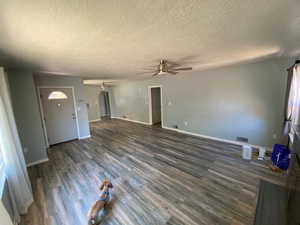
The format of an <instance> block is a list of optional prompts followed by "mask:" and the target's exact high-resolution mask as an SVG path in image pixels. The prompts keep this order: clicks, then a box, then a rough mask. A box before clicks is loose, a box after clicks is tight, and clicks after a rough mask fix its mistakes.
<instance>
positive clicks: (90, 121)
mask: <svg viewBox="0 0 300 225" xmlns="http://www.w3.org/2000/svg"><path fill="white" fill-rule="evenodd" d="M100 120H101V118H99V119H96V120H89V123H92V122H98V121H100Z"/></svg>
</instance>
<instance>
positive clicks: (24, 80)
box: [6, 70, 48, 164]
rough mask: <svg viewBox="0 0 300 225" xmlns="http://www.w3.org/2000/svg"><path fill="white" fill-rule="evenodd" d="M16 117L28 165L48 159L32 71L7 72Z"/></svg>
mask: <svg viewBox="0 0 300 225" xmlns="http://www.w3.org/2000/svg"><path fill="white" fill-rule="evenodd" d="M6 72H7V76H8V81H9V85H10V91H11V98H12V104H13V110H14V116H15V119H16V124H17V128H18V132H19V136H20V140H21V143H22V147H23V152H24V156H25V160H26V163H27V164H30V163H34V162H37V161H39V160H45V159H47V158H48V156H47V152H46V143H45V139H44V136H43V128H42V121H41V117H40V111H39V105H38V98H37V94H36V89H35V84H34V79H33V74H32V72H31V71H21V70H6Z"/></svg>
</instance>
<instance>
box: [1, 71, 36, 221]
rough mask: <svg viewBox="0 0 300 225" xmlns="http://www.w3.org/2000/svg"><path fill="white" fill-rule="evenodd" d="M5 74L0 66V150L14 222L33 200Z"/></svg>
mask: <svg viewBox="0 0 300 225" xmlns="http://www.w3.org/2000/svg"><path fill="white" fill-rule="evenodd" d="M13 115H14V114H13V110H12V105H11V101H10V95H9V88H8V83H7V79H6V75H5V73H4V71H3V69H2V68H0V150H1V156H2V159H3V163H4V173H5V176H6V179H7V183H8V188H9V192H10V194H11V196H10V197H11V200H12V203H13V210H14V219H15V222H19V221H20V214H25V213H26V212H27V209H28V207H29V206H30V205H31V203H32V202H33V196H32V189H31V184H30V181H29V177H28V174H27V168H26V164H25V160H24V155H23V151H22V146H21V143H20V139H19V135H18V132H17V128H16V123H15V119H14V116H13Z"/></svg>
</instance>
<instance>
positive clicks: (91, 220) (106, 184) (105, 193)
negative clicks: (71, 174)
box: [88, 180, 113, 225]
mask: <svg viewBox="0 0 300 225" xmlns="http://www.w3.org/2000/svg"><path fill="white" fill-rule="evenodd" d="M110 188H113V185H112V183H111V182H110V181H109V180H104V181H103V183H102V185H101V187H100V190H101V194H100V199H99V200H97V201H96V202H95V204H94V205H93V207H92V208H91V209H90V211H89V213H88V224H91V225H92V224H97V217H98V215H99V212H100V210H101V209H103V208H104V206H105V205H106V203H107V202H108V201H109V199H110V194H109V189H110Z"/></svg>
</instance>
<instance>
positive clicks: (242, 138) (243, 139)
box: [236, 137, 248, 143]
mask: <svg viewBox="0 0 300 225" xmlns="http://www.w3.org/2000/svg"><path fill="white" fill-rule="evenodd" d="M236 140H237V141H239V142H245V143H248V138H246V137H236Z"/></svg>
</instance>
